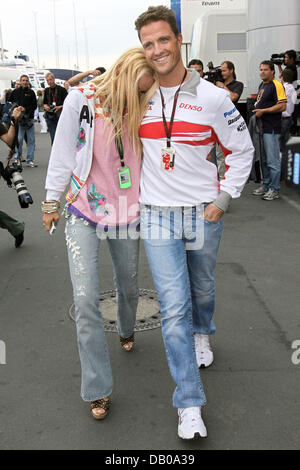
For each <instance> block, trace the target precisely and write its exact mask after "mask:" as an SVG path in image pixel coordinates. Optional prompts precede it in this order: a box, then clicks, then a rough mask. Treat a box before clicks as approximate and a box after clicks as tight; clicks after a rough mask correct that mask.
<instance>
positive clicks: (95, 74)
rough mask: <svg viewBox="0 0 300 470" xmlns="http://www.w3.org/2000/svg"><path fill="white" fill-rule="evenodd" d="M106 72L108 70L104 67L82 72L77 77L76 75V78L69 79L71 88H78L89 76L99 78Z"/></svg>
mask: <svg viewBox="0 0 300 470" xmlns="http://www.w3.org/2000/svg"><path fill="white" fill-rule="evenodd" d="M105 72H106V69H105V68H104V67H97V68H96V69H95V70H87V72H80V73H78V74H77V75H74V77H71V78H69V80H68V82H69V85H70V86H76V85H78V84H79V83H80V82H82V80H83V79H84V78H86V77H88V76H89V75H92V76H93V77H98V75H102V74H103V73H105Z"/></svg>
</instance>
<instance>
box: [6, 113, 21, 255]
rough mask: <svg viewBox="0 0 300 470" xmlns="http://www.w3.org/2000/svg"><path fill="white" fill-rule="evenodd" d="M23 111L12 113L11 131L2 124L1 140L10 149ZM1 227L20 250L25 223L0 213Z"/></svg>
mask: <svg viewBox="0 0 300 470" xmlns="http://www.w3.org/2000/svg"><path fill="white" fill-rule="evenodd" d="M22 111H24V109H23V108H22V107H21V106H20V107H18V108H15V109H14V110H13V112H12V121H11V123H10V126H9V129H8V130H7V128H6V127H5V126H4V125H3V124H2V122H0V139H1V140H2V141H3V142H5V143H6V144H7V145H8V146H9V147H11V146H12V144H13V141H14V138H15V132H16V129H15V124H16V122H17V121H18V119H19V117H20V115H21V113H22ZM2 168H3V167H2ZM0 227H1V228H5V229H6V230H8V231H9V233H10V234H11V235H12V236H13V237H14V239H15V247H16V248H19V247H20V246H21V245H22V243H23V241H24V228H25V224H24V222H19V221H18V220H16V219H13V218H12V217H10V216H9V215H8V214H6V213H5V212H3V211H0Z"/></svg>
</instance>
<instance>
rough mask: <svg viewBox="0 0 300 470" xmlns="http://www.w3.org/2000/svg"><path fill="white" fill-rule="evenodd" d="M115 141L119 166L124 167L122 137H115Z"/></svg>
mask: <svg viewBox="0 0 300 470" xmlns="http://www.w3.org/2000/svg"><path fill="white" fill-rule="evenodd" d="M115 143H116V147H117V149H118V153H119V157H120V162H121V166H123V167H124V166H125V162H124V148H123V142H122V138H121V137H115Z"/></svg>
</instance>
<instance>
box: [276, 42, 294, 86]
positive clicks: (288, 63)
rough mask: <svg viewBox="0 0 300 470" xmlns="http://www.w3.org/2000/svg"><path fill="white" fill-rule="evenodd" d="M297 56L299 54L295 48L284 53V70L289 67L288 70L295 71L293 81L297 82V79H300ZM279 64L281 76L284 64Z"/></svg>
mask: <svg viewBox="0 0 300 470" xmlns="http://www.w3.org/2000/svg"><path fill="white" fill-rule="evenodd" d="M296 58H297V54H296V51H294V50H293V49H291V50H289V51H286V52H285V53H284V65H285V69H284V70H286V69H288V70H291V71H292V73H293V76H292V82H295V81H296V80H298V72H297V66H296ZM277 66H278V70H279V76H280V78H281V76H282V66H281V65H280V64H278V65H277Z"/></svg>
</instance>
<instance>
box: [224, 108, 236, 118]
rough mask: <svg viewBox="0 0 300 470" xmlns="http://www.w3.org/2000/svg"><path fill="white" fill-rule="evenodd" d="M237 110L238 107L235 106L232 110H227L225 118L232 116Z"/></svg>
mask: <svg viewBox="0 0 300 470" xmlns="http://www.w3.org/2000/svg"><path fill="white" fill-rule="evenodd" d="M235 111H236V107H234V108H233V109H232V110H231V111H227V113H224V118H226V117H227V116H231V115H232V114H233V113H234V112H235Z"/></svg>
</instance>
